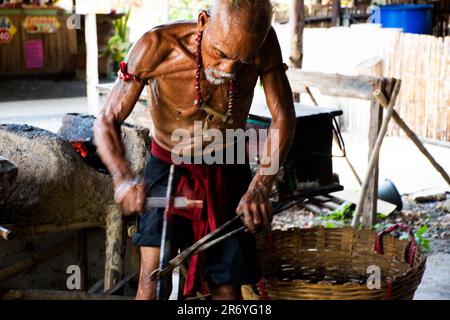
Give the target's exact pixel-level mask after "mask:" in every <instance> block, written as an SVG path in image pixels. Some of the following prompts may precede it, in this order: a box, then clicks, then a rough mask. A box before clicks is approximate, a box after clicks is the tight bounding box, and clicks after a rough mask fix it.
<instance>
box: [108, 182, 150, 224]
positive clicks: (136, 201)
mask: <svg viewBox="0 0 450 320" xmlns="http://www.w3.org/2000/svg"><path fill="white" fill-rule="evenodd" d="M114 200H115V201H116V203H117V204H118V205H119V206H120V207H121V208H122V211H123V214H124V215H126V216H130V215H133V214H141V213H142V212H144V209H145V186H144V184H143V183H141V182H139V181H138V180H136V179H134V180H126V181H123V182H120V183H118V184H117V185H116V187H115V192H114Z"/></svg>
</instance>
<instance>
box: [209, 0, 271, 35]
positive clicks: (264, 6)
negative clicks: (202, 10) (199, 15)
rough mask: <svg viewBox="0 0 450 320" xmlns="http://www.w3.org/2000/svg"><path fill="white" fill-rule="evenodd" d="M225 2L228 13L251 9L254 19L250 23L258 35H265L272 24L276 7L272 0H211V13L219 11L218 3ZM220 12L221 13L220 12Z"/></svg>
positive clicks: (253, 31)
mask: <svg viewBox="0 0 450 320" xmlns="http://www.w3.org/2000/svg"><path fill="white" fill-rule="evenodd" d="M219 2H222V3H225V4H226V8H227V10H228V13H230V14H231V15H232V14H235V13H239V12H241V10H251V12H252V17H253V19H252V21H251V23H249V24H248V26H249V27H250V30H249V31H250V32H251V33H252V34H254V35H256V36H258V35H265V34H266V33H267V31H268V30H269V27H270V26H271V24H272V18H273V11H274V9H273V8H274V7H273V4H272V1H271V0H211V5H210V7H209V15H210V16H211V17H214V15H215V14H216V13H217V12H216V10H217V4H218V3H219ZM219 14H220V13H219Z"/></svg>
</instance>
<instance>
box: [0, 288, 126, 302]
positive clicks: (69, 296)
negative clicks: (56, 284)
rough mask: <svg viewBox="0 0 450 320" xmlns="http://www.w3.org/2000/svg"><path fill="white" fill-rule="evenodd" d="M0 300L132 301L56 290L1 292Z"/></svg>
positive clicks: (116, 297) (118, 297)
mask: <svg viewBox="0 0 450 320" xmlns="http://www.w3.org/2000/svg"><path fill="white" fill-rule="evenodd" d="M0 299H3V300H134V298H131V297H123V296H105V295H99V294H90V293H85V292H80V291H56V290H34V289H33V290H28V289H26V290H15V289H11V290H1V291H0Z"/></svg>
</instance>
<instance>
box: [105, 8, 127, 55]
mask: <svg viewBox="0 0 450 320" xmlns="http://www.w3.org/2000/svg"><path fill="white" fill-rule="evenodd" d="M129 18H130V11H127V13H126V14H125V15H124V16H123V17H120V18H119V19H116V20H114V21H113V25H114V35H113V36H112V37H111V38H110V39H109V40H108V53H109V54H110V55H111V57H112V59H113V61H114V62H115V63H117V64H119V63H120V62H122V61H124V60H125V57H126V55H127V53H128V50H130V48H131V43H130V41H129V38H128V20H129Z"/></svg>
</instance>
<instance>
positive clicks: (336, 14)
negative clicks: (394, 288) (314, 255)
mask: <svg viewBox="0 0 450 320" xmlns="http://www.w3.org/2000/svg"><path fill="white" fill-rule="evenodd" d="M340 25H341V0H333V13H332V17H331V26H333V27H339V26H340Z"/></svg>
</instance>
